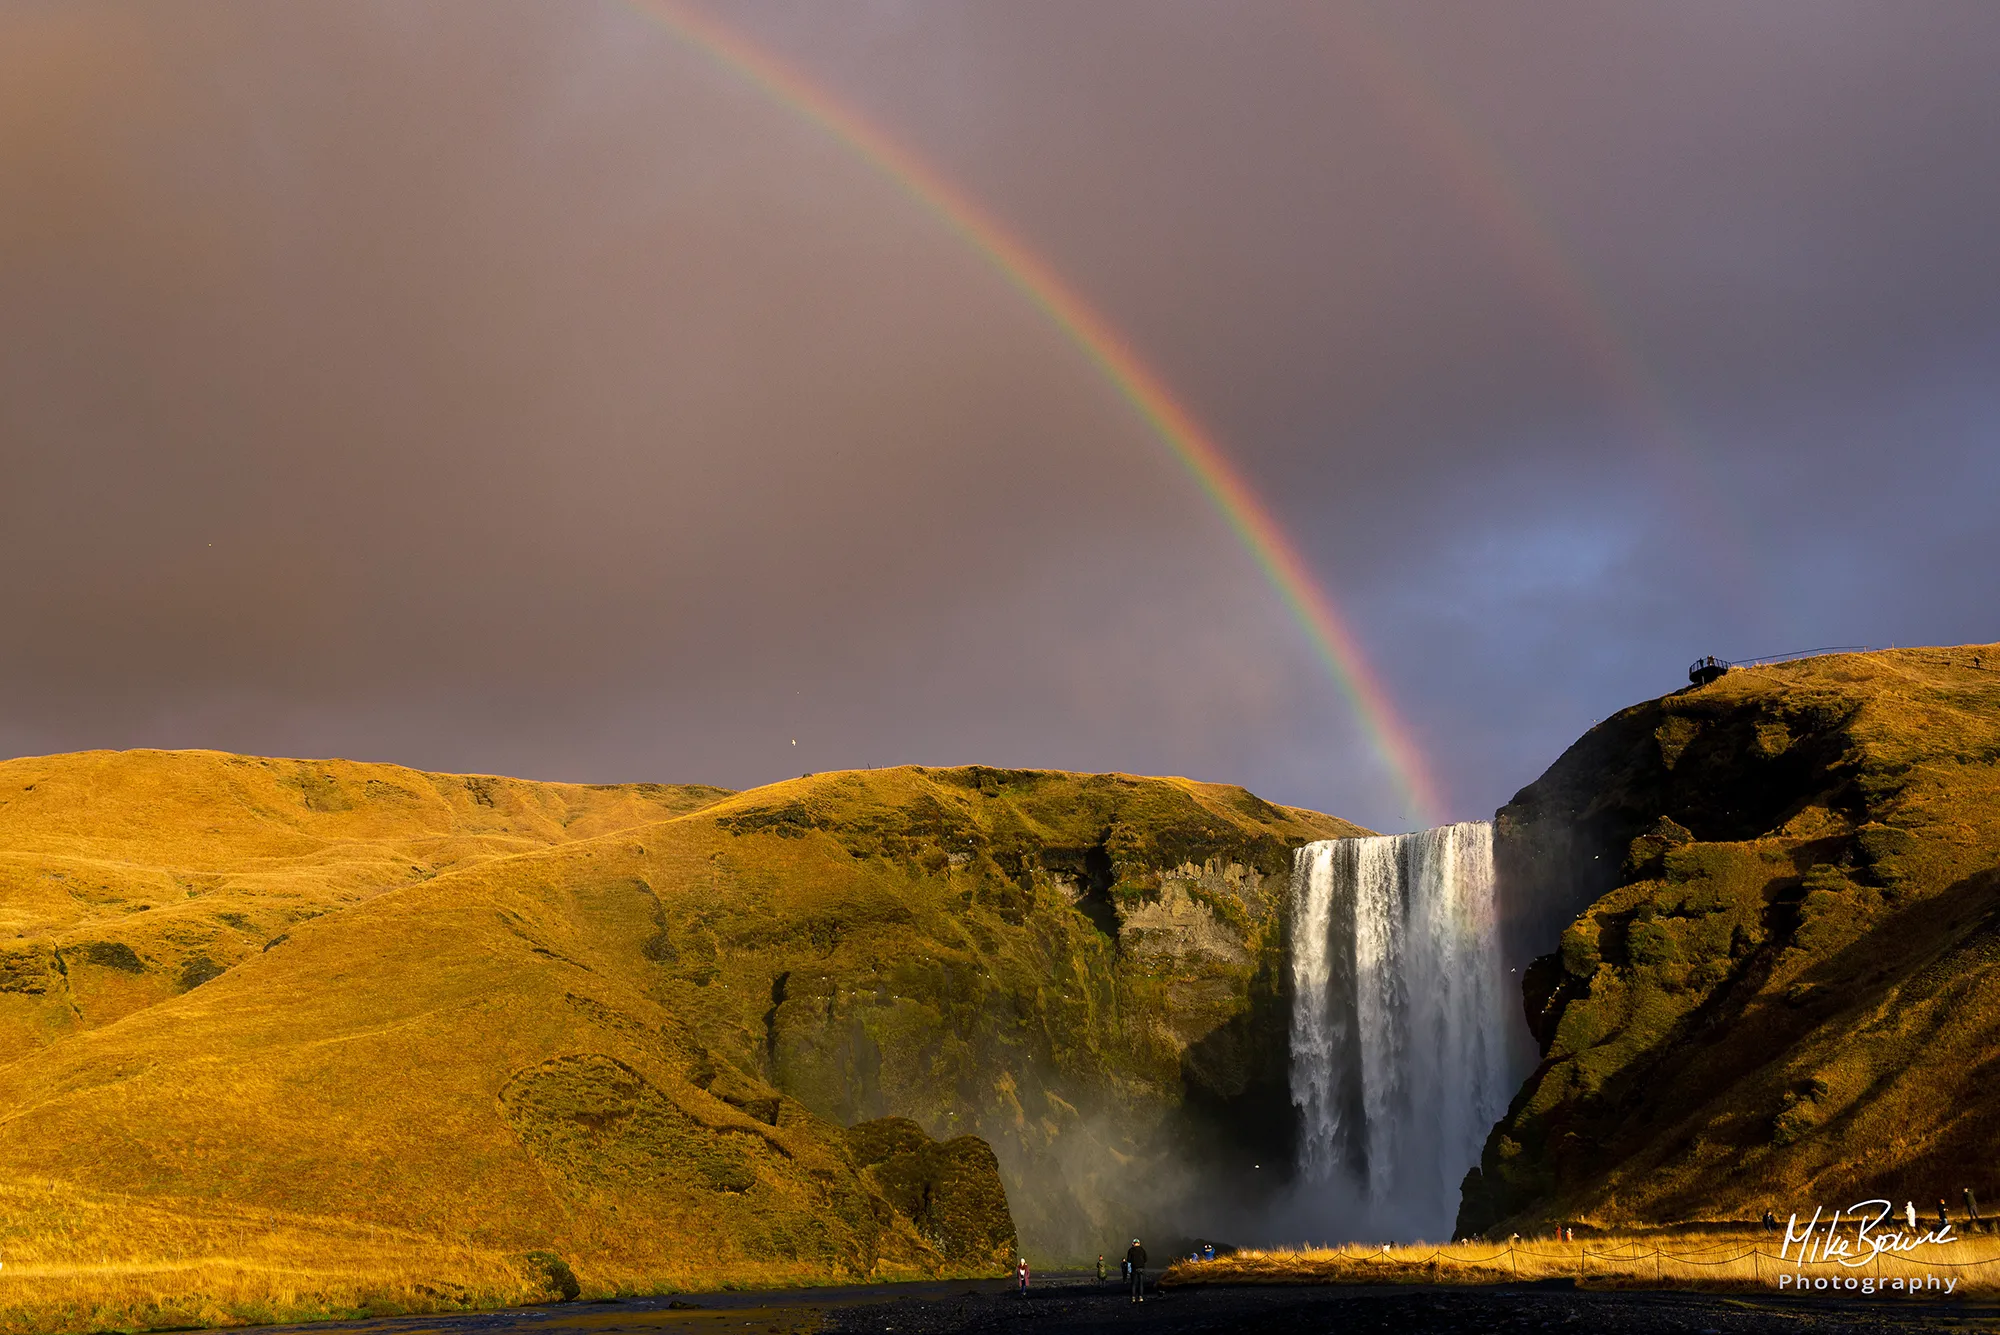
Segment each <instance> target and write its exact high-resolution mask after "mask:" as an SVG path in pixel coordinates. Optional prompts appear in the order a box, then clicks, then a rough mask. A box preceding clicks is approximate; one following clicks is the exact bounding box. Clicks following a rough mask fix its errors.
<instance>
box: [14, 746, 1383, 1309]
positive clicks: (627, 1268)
mask: <svg viewBox="0 0 2000 1335" xmlns="http://www.w3.org/2000/svg"><path fill="white" fill-rule="evenodd" d="M1348 832H1353V827H1351V826H1347V825H1345V824H1344V823H1342V822H1339V821H1336V820H1333V819H1332V818H1330V817H1324V816H1319V815H1315V814H1313V813H1308V812H1302V811H1295V810H1290V809H1285V808H1277V807H1272V806H1270V805H1268V804H1265V803H1263V802H1260V801H1258V800H1257V799H1256V798H1254V797H1251V796H1250V795H1249V794H1247V793H1244V792H1242V791H1241V790H1239V789H1233V788H1226V787H1216V786H1209V785H1202V784H1194V783H1189V782H1186V781H1183V780H1151V779H1133V778H1127V777H1124V776H1083V775H1069V774H1055V773H1043V772H1001V771H992V770H979V769H970V770H915V769H897V770H883V771H872V772H867V773H850V774H831V775H824V776H818V777H813V778H807V779H801V780H795V781H791V782H787V783H783V784H779V785H775V786H773V787H770V788H766V789H760V790H757V791H754V792H750V793H743V794H727V793H724V792H722V791H721V790H717V789H701V788H664V787H652V786H638V787H619V788H596V787H571V786H565V785H550V784H531V783H524V782H519V781H514V780H505V779H484V778H463V777H458V776H440V775H429V774H420V773H417V772H414V771H410V770H404V769H399V768H396V767H391V766H372V765H355V764H347V763H344V762H298V761H270V760H258V759H249V758H243V757H234V756H224V755H217V754H211V753H157V752H153V753H143V752H139V753H127V754H119V755H110V754H90V755H81V756H64V757H49V758H41V759H33V760H18V761H10V762H6V763H4V764H0V869H4V870H0V932H4V936H0V951H4V953H0V1025H4V1028H0V1045H3V1046H0V1166H4V1168H5V1170H6V1171H5V1173H4V1174H0V1195H5V1197H6V1200H5V1202H4V1204H5V1207H6V1208H5V1210H4V1212H0V1248H4V1249H5V1251H6V1255H7V1268H6V1270H5V1272H4V1274H0V1315H4V1313H5V1311H6V1310H7V1309H9V1308H16V1307H18V1308H21V1309H23V1310H25V1309H27V1308H31V1307H32V1308H33V1309H34V1311H36V1312H40V1313H42V1316H40V1317H35V1318H34V1319H33V1321H41V1322H42V1323H43V1324H47V1323H48V1320H47V1319H46V1318H47V1313H48V1311H49V1310H51V1309H50V1308H49V1304H50V1303H51V1302H54V1301H56V1299H54V1298H51V1297H50V1295H52V1294H54V1295H68V1296H67V1297H64V1298H62V1301H63V1302H67V1303H69V1304H70V1309H68V1310H71V1311H72V1316H71V1317H70V1318H66V1319H67V1320H68V1323H69V1324H72V1325H75V1324H82V1325H86V1326H88V1325H92V1324H102V1323H104V1322H107V1321H114V1322H122V1321H125V1320H129V1319H133V1318H132V1314H133V1313H135V1312H136V1313H140V1316H139V1318H138V1319H147V1318H146V1317H145V1315H144V1313H145V1312H147V1311H149V1310H150V1311H151V1312H153V1314H154V1316H155V1317H157V1318H160V1319H167V1320H198V1321H214V1320H220V1319H225V1318H228V1317H230V1316H231V1315H239V1316H240V1315H259V1314H264V1315H272V1314H282V1313H287V1312H290V1313H307V1312H312V1311H316V1310H336V1309H341V1308H343V1307H347V1308H351V1307H353V1306H355V1305H357V1304H362V1303H370V1302H372V1304H373V1305H375V1306H377V1307H380V1306H381V1305H382V1304H383V1303H384V1302H385V1301H386V1302H393V1303H395V1304H398V1305H403V1306H412V1305H425V1306H438V1305H445V1306H449V1305H452V1304H453V1303H457V1302H477V1301H504V1300H510V1299H513V1298H516V1297H519V1296H521V1295H522V1294H523V1293H526V1292H532V1291H536V1290H538V1289H540V1288H542V1287H543V1285H544V1279H545V1276H546V1274H547V1273H548V1270H547V1264H548V1263H547V1261H546V1257H547V1256H555V1257H560V1258H562V1259H563V1261H565V1262H566V1263H567V1264H569V1265H570V1266H572V1267H574V1270H575V1272H576V1274H577V1277H578V1278H579V1279H580V1280H581V1281H582V1283H583V1285H584V1287H585V1288H586V1289H588V1290H596V1291H608V1290H615V1289H618V1288H621V1287H623V1288H657V1287H661V1286H703V1285H713V1284H718V1283H722V1282H747V1283H772V1282H784V1281H787V1280H807V1279H840V1278H860V1277H865V1276H879V1275H895V1274H912V1275H914V1274H924V1273H939V1272H945V1271H970V1270H985V1269H990V1268H993V1267H995V1266H997V1265H999V1264H1001V1263H1003V1260H1004V1258H1005V1256H1006V1254H1007V1253H1008V1251H1009V1250H1010V1249H1011V1248H1012V1247H1013V1246H1014V1227H1015V1223H1016V1221H1017V1220H1018V1221H1019V1223H1020V1224H1021V1225H1022V1233H1023V1235H1024V1238H1025V1239H1027V1240H1028V1241H1029V1243H1030V1244H1031V1245H1033V1246H1035V1247H1037V1248H1039V1249H1040V1254H1041V1255H1044V1256H1047V1255H1049V1254H1050V1253H1051V1252H1052V1251H1060V1250H1061V1249H1063V1248H1068V1249H1069V1250H1070V1251H1072V1252H1075V1251H1081V1250H1082V1249H1083V1247H1084V1246H1091V1245H1092V1244H1095V1247H1096V1248H1101V1246H1102V1245H1103V1244H1102V1243H1101V1242H1099V1241H1098V1240H1097V1239H1098V1233H1099V1232H1100V1231H1101V1230H1103V1229H1107V1228H1108V1229H1119V1228H1123V1227H1129V1224H1128V1223H1127V1222H1126V1221H1127V1220H1128V1219H1130V1217H1131V1215H1132V1213H1133V1212H1134V1211H1135V1210H1136V1209H1139V1208H1142V1207H1144V1206H1145V1205H1147V1204H1148V1203H1154V1204H1157V1201H1158V1197H1159V1193H1160V1192H1161V1191H1162V1190H1164V1189H1166V1188H1168V1187H1170V1186H1171V1185H1172V1184H1171V1183H1167V1182H1165V1181H1164V1180H1163V1179H1162V1177H1161V1175H1160V1173H1159V1172H1158V1171H1157V1169H1158V1166H1159V1163H1160V1162H1161V1161H1163V1160H1165V1159H1168V1158H1170V1157H1171V1156H1172V1155H1173V1154H1174V1153H1175V1151H1176V1150H1177V1149H1178V1148H1184V1147H1185V1145H1186V1144H1187V1140H1186V1138H1187V1137H1188V1136H1189V1135H1194V1134H1198V1132H1199V1129H1200V1126H1201V1125H1202V1122H1203V1118H1202V1116H1197V1115H1193V1114H1205V1115H1206V1116H1207V1118H1208V1119H1209V1120H1210V1121H1213V1120H1214V1119H1216V1118H1223V1119H1234V1118H1238V1117H1240V1116H1241V1115H1243V1114H1244V1113H1245V1112H1246V1110H1261V1111H1262V1113H1263V1114H1264V1115H1265V1117H1266V1121H1267V1122H1268V1121H1269V1115H1270V1113H1271V1110H1272V1108H1273V1106H1274V1099H1275V1101H1276V1103H1280V1104H1281V1103H1282V1100H1283V1015H1282V1010H1281V1007H1280V1006H1279V1004H1278V1001H1277V995H1278V990H1277V984H1276V981H1275V979H1276V976H1277V973H1276V964H1277V959H1278V955H1277V952H1278V950H1279V941H1278V923H1279V922H1280V920H1281V910H1282V897H1283V889H1284V885H1285V872H1286V867H1287V864H1288V860H1289V849H1290V848H1291V847H1293V846H1295V845H1296V844H1298V843H1300V842H1303V841H1305V840H1307V839H1310V838H1316V837H1323V836H1326V835H1330V834H1339V833H1348ZM898 1118H901V1119H907V1120H894V1119H898ZM884 1119H890V1120H884ZM1266 1129H1267V1130H1269V1129H1270V1128H1269V1127H1268V1126H1267V1128H1266ZM1277 1133H1281V1128H1280V1129H1279V1132H1273V1134H1277ZM979 1137H983V1139H980V1138H979ZM1252 1139H1254V1137H1253V1138H1252ZM996 1152H997V1154H998V1159H997V1161H996V1159H995V1157H994V1156H995V1154H996ZM1148 1156H1152V1157H1151V1158H1149V1157H1148ZM996 1169H997V1170H999V1171H998V1172H996ZM1003 1174H1004V1178H1005V1190H1003V1188H1002V1175H1003ZM1121 1191H1123V1192H1124V1194H1123V1195H1122V1196H1121V1195H1120V1192H1121ZM1009 1195H1011V1196H1012V1197H1013V1211H1012V1213H1011V1215H1010V1211H1009V1199H1008V1197H1009ZM1079 1244H1081V1246H1080V1245H1079ZM86 1253H87V1254H86ZM536 1254H541V1255H542V1259H538V1260H530V1259H529V1258H530V1256H531V1255H536ZM107 1263H108V1268H106V1265H107ZM149 1303H150V1304H151V1305H152V1306H151V1307H150V1308H148V1304H149ZM79 1314H80V1315H79ZM23 1321H27V1322H28V1323H29V1324H33V1321H30V1320H29V1319H28V1318H26V1317H24V1318H23ZM58 1324H60V1323H58Z"/></svg>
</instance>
